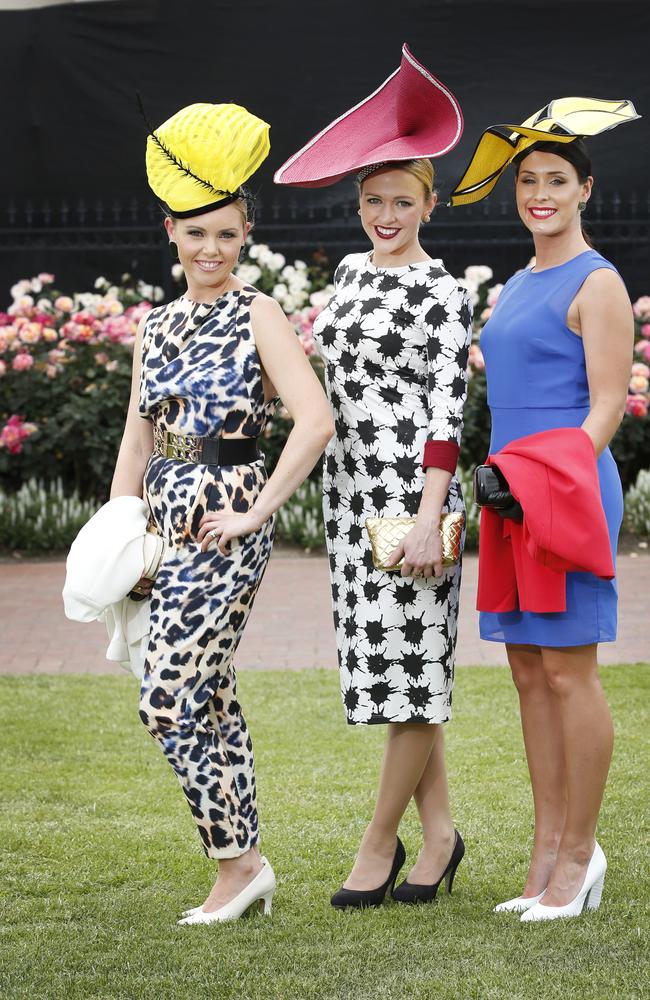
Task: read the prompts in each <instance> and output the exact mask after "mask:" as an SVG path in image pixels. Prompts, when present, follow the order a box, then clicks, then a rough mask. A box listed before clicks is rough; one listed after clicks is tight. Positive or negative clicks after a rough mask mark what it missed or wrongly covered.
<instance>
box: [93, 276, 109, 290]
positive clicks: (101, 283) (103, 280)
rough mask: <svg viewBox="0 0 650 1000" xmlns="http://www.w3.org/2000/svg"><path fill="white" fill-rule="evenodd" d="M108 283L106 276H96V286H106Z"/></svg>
mask: <svg viewBox="0 0 650 1000" xmlns="http://www.w3.org/2000/svg"><path fill="white" fill-rule="evenodd" d="M107 284H108V282H107V280H106V278H101V277H99V278H95V288H104V287H105V286H106V285H107Z"/></svg>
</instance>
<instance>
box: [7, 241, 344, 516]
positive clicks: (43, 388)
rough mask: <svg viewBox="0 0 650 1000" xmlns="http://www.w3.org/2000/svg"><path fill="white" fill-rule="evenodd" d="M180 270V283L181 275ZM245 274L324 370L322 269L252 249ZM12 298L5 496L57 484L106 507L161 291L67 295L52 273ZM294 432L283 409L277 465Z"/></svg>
mask: <svg viewBox="0 0 650 1000" xmlns="http://www.w3.org/2000/svg"><path fill="white" fill-rule="evenodd" d="M253 267H255V268H256V270H255V271H253V270H252V268H253ZM247 269H248V270H247ZM174 270H175V276H176V277H179V278H180V277H182V268H181V269H180V274H179V271H178V266H177V267H176V268H175V269H174ZM239 271H240V275H241V277H242V278H243V280H245V281H252V280H253V279H255V283H256V285H257V287H259V288H260V289H261V290H262V291H266V292H268V293H269V294H271V295H273V296H274V297H276V298H278V301H280V304H281V305H282V308H283V309H284V310H285V312H287V314H288V315H289V318H290V319H291V320H292V322H293V323H294V325H295V327H296V333H297V335H298V336H299V338H300V340H301V343H302V345H303V348H304V350H305V353H306V354H308V355H310V356H311V360H312V364H313V365H314V367H315V368H316V369H317V370H318V368H319V365H320V362H319V359H318V358H317V356H316V355H315V354H314V349H313V339H312V337H311V324H312V323H313V320H314V318H315V316H316V315H317V314H318V312H319V311H320V309H321V308H322V304H319V303H321V302H322V300H323V299H324V300H325V301H326V300H327V299H328V298H329V295H330V294H331V287H330V288H329V289H328V288H327V277H328V276H327V272H326V270H325V268H324V267H323V262H320V263H318V262H316V263H315V264H314V265H313V266H308V265H307V264H306V263H304V262H303V261H295V262H294V263H293V264H287V263H286V261H285V259H284V257H283V256H282V255H281V254H275V253H273V252H272V251H271V250H270V249H269V247H266V246H264V245H255V244H253V245H251V246H249V247H248V257H247V259H246V260H245V261H244V262H243V263H242V264H241V265H240V267H239ZM11 295H12V300H13V301H12V304H11V305H10V306H9V308H8V309H7V311H6V312H0V478H1V481H2V485H3V488H4V489H5V490H7V491H9V492H11V491H17V490H18V489H19V487H20V486H21V484H22V483H24V482H26V481H27V480H31V479H34V480H38V481H39V483H43V484H47V483H51V482H54V481H59V480H60V481H62V483H63V484H64V488H65V489H66V490H69V491H70V492H72V491H75V490H76V491H77V492H78V493H79V495H80V496H81V497H93V498H97V499H99V500H103V499H105V498H106V497H107V495H108V490H109V488H110V481H111V477H112V473H113V468H114V464H115V459H116V456H117V451H118V448H119V443H120V440H121V436H122V432H123V429H124V420H125V416H126V410H127V405H128V399H129V392H130V385H131V366H132V357H133V343H134V340H135V335H136V332H137V328H138V323H139V321H140V319H141V318H142V316H143V315H144V314H145V313H146V312H147V311H148V310H149V309H151V308H152V305H154V304H155V303H158V302H160V301H161V300H162V298H163V293H162V290H161V289H160V288H157V287H153V286H151V285H146V284H144V283H143V282H141V281H136V280H134V279H133V278H131V276H130V275H126V274H125V275H123V276H122V281H121V282H120V284H119V285H111V284H110V283H109V282H108V281H107V280H106V279H105V278H101V277H100V278H98V279H97V280H96V282H95V288H94V290H93V291H92V292H83V293H76V294H74V295H65V294H63V293H62V292H61V291H60V290H58V289H57V288H56V287H55V279H54V276H53V275H51V274H40V275H38V276H37V277H35V278H32V279H24V280H22V281H19V282H18V283H17V284H16V285H14V287H13V288H12V289H11ZM288 427H289V421H288V415H287V414H286V411H284V412H283V411H280V412H279V414H278V416H277V418H276V419H275V420H274V421H273V423H272V424H271V425H270V427H269V428H268V442H267V445H268V446H267V448H266V450H267V451H268V452H270V458H271V461H272V462H273V461H274V459H275V456H276V455H277V454H278V453H279V451H280V450H281V448H282V445H283V443H284V440H285V438H286V435H287V433H288Z"/></svg>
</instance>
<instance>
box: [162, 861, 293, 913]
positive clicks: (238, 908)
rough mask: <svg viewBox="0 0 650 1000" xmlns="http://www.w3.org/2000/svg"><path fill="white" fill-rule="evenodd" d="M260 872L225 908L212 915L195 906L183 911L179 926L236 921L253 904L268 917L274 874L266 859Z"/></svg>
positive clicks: (273, 888) (220, 908)
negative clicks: (258, 906) (256, 904)
mask: <svg viewBox="0 0 650 1000" xmlns="http://www.w3.org/2000/svg"><path fill="white" fill-rule="evenodd" d="M262 866H263V867H262V870H261V871H260V872H258V873H257V875H256V876H255V878H254V879H253V880H252V881H251V882H249V883H248V885H247V886H245V887H244V888H243V889H242V891H241V892H240V893H239V894H238V895H237V896H235V898H234V899H231V900H230V902H229V903H226V905H225V906H221V907H219V909H218V910H214V911H213V912H212V913H206V912H205V910H204V909H203V907H201V906H196V907H194V908H193V909H191V910H185V912H184V914H183V919H182V920H179V921H178V923H179V924H214V923H221V922H223V921H224V920H237V918H238V917H241V915H242V914H243V913H245V912H246V910H247V909H248V908H249V906H252V905H253V903H259V904H260V910H261V912H262V913H263V914H265V915H268V914H270V912H271V903H272V900H273V893H274V892H275V886H276V882H275V874H274V872H273V869H272V868H271V865H270V864H269V862H268V861H267V859H266V858H262Z"/></svg>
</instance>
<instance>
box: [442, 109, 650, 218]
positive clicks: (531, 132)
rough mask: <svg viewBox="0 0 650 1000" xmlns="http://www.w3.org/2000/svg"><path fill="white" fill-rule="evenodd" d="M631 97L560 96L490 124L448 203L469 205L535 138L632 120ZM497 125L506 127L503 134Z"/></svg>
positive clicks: (558, 137)
mask: <svg viewBox="0 0 650 1000" xmlns="http://www.w3.org/2000/svg"><path fill="white" fill-rule="evenodd" d="M639 117H640V115H638V114H637V113H636V110H635V108H634V105H633V104H632V102H631V101H601V100H597V99H595V98H588V97H562V98H559V99H558V100H555V101H552V102H551V103H550V104H548V105H547V106H546V107H544V108H541V109H540V110H539V111H536V112H535V114H534V115H531V116H530V118H527V119H526V121H525V122H524V123H523V124H521V125H493V126H491V127H490V128H488V129H486V130H485V132H484V133H483V134H482V136H481V138H480V139H479V141H478V143H477V146H476V149H475V150H474V154H473V156H472V158H471V160H470V162H469V165H468V167H467V169H466V170H465V173H464V174H463V176H462V177H461V179H460V181H459V182H458V184H457V185H456V187H455V188H454V190H453V191H452V193H451V195H450V196H449V204H450V205H453V206H456V205H471V204H474V203H475V202H477V201H481V199H483V198H485V197H486V196H487V195H489V194H490V192H491V191H492V190H493V188H494V186H495V185H496V183H497V181H498V180H499V178H500V177H501V175H502V173H503V171H504V170H505V168H506V167H507V166H508V165H509V164H510V163H511V162H512V161H513V159H514V158H515V156H518V155H519V154H520V153H522V152H524V150H526V149H528V148H529V147H530V146H532V145H534V143H536V142H574V141H575V139H577V138H578V137H582V136H592V135H598V134H599V133H601V132H606V131H609V130H610V129H613V128H616V126H617V125H621V124H623V123H624V122H628V121H634V120H635V119H636V118H639ZM499 129H503V130H506V129H507V130H508V131H509V133H510V134H509V135H504V134H503V133H502V132H500V131H498V130H499Z"/></svg>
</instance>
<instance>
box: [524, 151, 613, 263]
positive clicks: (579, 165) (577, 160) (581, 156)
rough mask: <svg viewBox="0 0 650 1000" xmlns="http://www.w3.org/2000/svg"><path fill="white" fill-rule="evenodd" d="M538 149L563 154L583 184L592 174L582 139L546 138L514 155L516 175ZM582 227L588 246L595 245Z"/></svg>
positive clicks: (587, 153)
mask: <svg viewBox="0 0 650 1000" xmlns="http://www.w3.org/2000/svg"><path fill="white" fill-rule="evenodd" d="M537 150H539V152H540V153H554V154H555V155H556V156H561V157H562V159H563V160H566V161H567V163H570V164H571V166H572V167H573V169H574V170H575V172H576V174H577V175H578V180H579V181H580V183H581V184H584V183H585V181H586V180H587V178H588V177H591V176H592V173H591V158H590V156H589V150H588V149H587V147H586V146H585V144H584V142H583V141H582V139H574V140H573V141H572V142H553V141H552V140H550V141H549V142H546V141H545V140H540V141H539V142H534V143H533V145H532V146H528V148H527V149H524V150H523V151H522V152H521V153H517V155H516V156H515V157H514V159H513V161H512V162H513V164H514V168H515V177H518V176H519V168H520V166H521V164H522V163H523V162H524V160H525V159H526V157H527V156H530V154H531V153H535V152H536V151H537ZM580 228H581V229H582V238H583V240H584V241H585V243H586V244H587V246H590V247H593V243H592V242H591V239H590V237H589V234H588V232H587V231H586V229H585V227H584V226H581V227H580Z"/></svg>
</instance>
